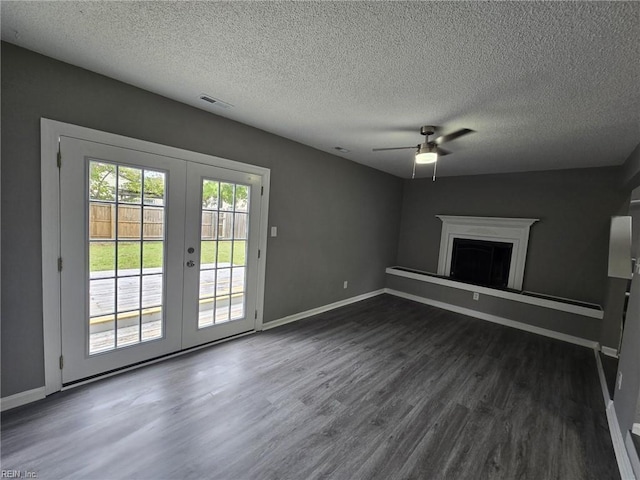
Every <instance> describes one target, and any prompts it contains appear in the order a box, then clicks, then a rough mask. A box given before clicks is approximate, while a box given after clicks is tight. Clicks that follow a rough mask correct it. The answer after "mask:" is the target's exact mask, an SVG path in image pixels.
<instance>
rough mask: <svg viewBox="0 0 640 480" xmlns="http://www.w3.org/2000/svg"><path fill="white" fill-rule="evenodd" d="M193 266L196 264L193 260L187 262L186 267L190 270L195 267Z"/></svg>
mask: <svg viewBox="0 0 640 480" xmlns="http://www.w3.org/2000/svg"><path fill="white" fill-rule="evenodd" d="M195 264H196V262H194V261H193V260H189V261H188V262H187V267H189V268H191V267H193V266H195Z"/></svg>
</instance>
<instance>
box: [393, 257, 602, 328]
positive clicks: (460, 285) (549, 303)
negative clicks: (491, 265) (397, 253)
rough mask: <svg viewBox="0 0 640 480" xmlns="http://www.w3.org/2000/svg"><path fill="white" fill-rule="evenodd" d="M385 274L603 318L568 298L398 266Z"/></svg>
mask: <svg viewBox="0 0 640 480" xmlns="http://www.w3.org/2000/svg"><path fill="white" fill-rule="evenodd" d="M385 272H386V273H388V274H390V275H395V276H396V277H403V278H410V279H412V280H417V281H419V282H426V283H435V284H436V285H442V286H445V287H450V288H456V289H458V290H466V291H468V292H477V293H480V294H482V295H489V296H492V297H498V298H504V299H505V300H512V301H514V302H519V303H526V304H529V305H536V306H538V307H544V308H550V309H552V310H560V311H562V312H567V313H574V314H576V315H582V316H583V317H589V318H597V319H598V320H602V319H603V318H604V311H603V310H602V307H601V306H600V305H596V304H586V303H584V302H577V300H571V299H569V298H564V299H563V298H559V297H553V298H549V297H548V296H535V295H536V294H535V293H534V292H531V295H527V294H526V293H517V292H510V291H507V290H498V289H496V288H489V287H481V286H479V285H472V284H470V283H464V282H460V281H458V280H452V279H450V278H444V277H441V276H437V275H435V274H433V273H429V272H418V271H408V270H406V269H404V267H399V266H396V267H387V269H386V270H385ZM563 300H564V301H563ZM576 303H582V305H588V307H587V306H582V305H576Z"/></svg>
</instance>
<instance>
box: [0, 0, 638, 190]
mask: <svg viewBox="0 0 640 480" xmlns="http://www.w3.org/2000/svg"><path fill="white" fill-rule="evenodd" d="M1 8H2V12H1V13H2V39H3V40H5V41H7V42H11V43H14V44H17V45H19V46H22V47H25V48H28V49H30V50H34V51H36V52H39V53H42V54H44V55H47V56H50V57H53V58H56V59H59V60H62V61H64V62H68V63H71V64H75V65H78V66H80V67H83V68H86V69H88V70H92V71H95V72H98V73H101V74H104V75H107V76H109V77H113V78H116V79H119V80H121V81H123V82H126V83H129V84H132V85H135V86H138V87H141V88H144V89H146V90H149V91H152V92H155V93H158V94H160V95H164V96H166V97H169V98H172V99H175V100H178V101H180V102H183V103H186V104H189V105H192V106H194V107H197V108H201V109H204V110H208V111H211V112H213V113H215V114H217V115H221V116H223V117H227V118H230V119H233V120H237V121H240V122H242V123H245V124H248V125H252V126H254V127H257V128H260V129H263V130H266V131H268V132H272V133H275V134H277V135H281V136H283V137H286V138H290V139H292V140H295V141H298V142H300V143H303V144H307V145H310V146H312V147H315V148H317V149H320V150H323V151H326V152H330V153H332V154H334V155H340V156H343V157H344V158H347V159H349V160H353V161H355V162H359V163H362V164H365V165H369V166H371V167H374V168H377V169H380V170H383V171H386V172H389V173H392V174H394V175H398V176H401V177H405V178H408V177H410V176H411V171H412V164H413V156H414V152H412V151H410V150H405V151H403V150H400V151H397V152H372V151H371V149H372V148H374V147H378V148H383V147H393V146H397V145H412V144H416V145H417V144H418V143H420V142H421V141H422V137H421V136H420V134H419V128H420V126H421V125H436V126H438V127H440V129H439V130H438V131H437V132H436V135H442V134H447V133H449V132H452V131H455V130H458V129H460V128H463V127H466V128H470V129H472V130H475V131H476V132H477V133H475V134H473V135H468V136H466V137H464V138H460V139H458V140H456V141H454V142H452V143H451V144H450V146H451V150H452V151H454V152H455V155H450V156H447V157H446V158H443V159H442V161H441V162H439V165H438V176H450V175H466V174H483V173H499V172H522V171H534V170H549V169H560V168H579V167H594V166H605V165H619V164H621V163H622V162H624V160H625V158H626V157H627V156H628V155H629V154H630V153H631V151H632V150H633V148H634V147H635V146H636V145H637V144H638V142H639V141H640V93H639V90H640V3H637V2H518V3H516V2H495V3H494V2H490V3H487V2H129V1H127V2H22V1H19V2H12V1H3V2H2V4H1ZM203 92H204V93H206V94H207V95H211V96H213V97H215V98H216V99H220V100H222V101H223V102H226V103H228V104H231V105H233V107H232V108H227V109H222V108H217V107H215V105H211V104H208V103H206V102H203V101H202V100H200V99H199V97H200V96H201V95H202V94H203ZM336 145H339V146H341V147H343V148H344V149H347V150H348V152H346V153H342V152H339V151H336V149H335V146H336ZM431 170H432V167H428V166H427V167H422V168H421V169H418V171H417V175H416V176H429V175H431Z"/></svg>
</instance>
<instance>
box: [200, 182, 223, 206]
mask: <svg viewBox="0 0 640 480" xmlns="http://www.w3.org/2000/svg"><path fill="white" fill-rule="evenodd" d="M219 187H220V184H219V183H218V182H216V181H215V180H203V181H202V208H203V209H208V210H217V209H218V200H219V199H218V190H219Z"/></svg>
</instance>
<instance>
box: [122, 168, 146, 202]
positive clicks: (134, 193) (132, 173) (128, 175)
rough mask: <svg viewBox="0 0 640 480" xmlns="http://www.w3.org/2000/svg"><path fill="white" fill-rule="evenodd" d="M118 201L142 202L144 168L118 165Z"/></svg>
mask: <svg viewBox="0 0 640 480" xmlns="http://www.w3.org/2000/svg"><path fill="white" fill-rule="evenodd" d="M118 202H120V203H141V202H142V170H141V169H139V168H132V167H123V166H119V167H118Z"/></svg>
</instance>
